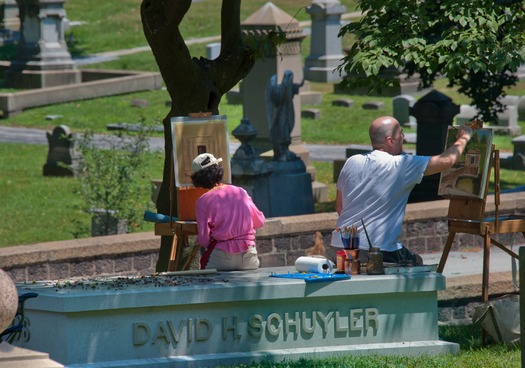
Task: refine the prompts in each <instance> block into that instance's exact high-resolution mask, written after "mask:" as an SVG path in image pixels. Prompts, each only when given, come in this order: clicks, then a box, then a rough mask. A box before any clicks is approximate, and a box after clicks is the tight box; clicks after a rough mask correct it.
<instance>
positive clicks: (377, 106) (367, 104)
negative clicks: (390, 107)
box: [363, 101, 385, 110]
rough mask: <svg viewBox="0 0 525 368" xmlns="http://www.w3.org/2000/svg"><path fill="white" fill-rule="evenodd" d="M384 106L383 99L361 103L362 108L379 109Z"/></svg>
mask: <svg viewBox="0 0 525 368" xmlns="http://www.w3.org/2000/svg"><path fill="white" fill-rule="evenodd" d="M384 106H385V103H384V102H383V101H370V102H365V103H363V110H381V109H382V108H383V107H384Z"/></svg>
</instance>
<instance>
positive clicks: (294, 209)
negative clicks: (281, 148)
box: [253, 160, 315, 217]
mask: <svg viewBox="0 0 525 368" xmlns="http://www.w3.org/2000/svg"><path fill="white" fill-rule="evenodd" d="M296 163H300V164H301V165H302V166H303V170H302V172H301V171H299V172H298V171H297V170H296V171H288V172H287V171H286V170H281V171H278V170H275V169H274V171H273V172H272V173H271V174H270V175H266V176H263V177H258V178H256V179H255V181H254V188H253V201H254V202H255V204H256V205H257V208H259V209H260V210H261V211H262V212H263V213H264V215H265V216H266V217H280V216H296V215H306V214H310V213H314V212H315V207H314V195H313V189H312V175H311V174H310V173H308V172H306V168H304V164H303V163H302V161H300V160H297V161H295V162H287V163H280V166H281V167H284V166H285V165H286V164H288V165H293V164H296ZM272 165H273V166H274V168H275V167H276V166H277V165H276V164H275V163H274V162H273V161H272Z"/></svg>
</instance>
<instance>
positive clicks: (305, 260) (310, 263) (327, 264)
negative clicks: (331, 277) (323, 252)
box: [295, 256, 335, 273]
mask: <svg viewBox="0 0 525 368" xmlns="http://www.w3.org/2000/svg"><path fill="white" fill-rule="evenodd" d="M334 266H335V265H334V263H333V262H332V261H330V260H329V259H328V258H326V257H323V256H302V257H299V258H297V260H296V261H295V269H296V270H297V271H298V272H309V273H332V269H333V268H334Z"/></svg>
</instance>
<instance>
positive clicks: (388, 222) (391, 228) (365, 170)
mask: <svg viewBox="0 0 525 368" xmlns="http://www.w3.org/2000/svg"><path fill="white" fill-rule="evenodd" d="M369 134H370V141H371V144H372V148H373V151H372V152H370V153H367V154H361V155H354V156H352V157H350V158H349V159H348V160H347V161H346V163H345V165H344V166H343V169H342V170H341V173H340V175H339V179H338V180H337V196H336V201H335V209H336V211H337V213H338V214H339V220H338V221H337V228H343V227H345V226H348V227H350V226H352V225H355V226H357V227H358V229H359V235H360V249H362V251H361V252H360V258H361V259H362V260H363V261H364V260H366V257H367V252H366V249H368V240H367V237H366V235H365V232H364V230H363V226H362V222H361V220H362V221H363V222H364V224H365V226H366V230H367V232H368V235H369V237H370V241H371V242H372V246H374V247H379V248H380V249H381V251H382V253H383V261H384V262H392V263H402V262H407V261H412V262H414V264H416V265H417V264H422V263H423V261H422V259H421V257H420V256H419V255H417V254H415V253H412V252H411V251H409V250H408V249H407V248H405V247H404V246H403V244H401V241H400V239H401V235H402V231H403V218H404V216H405V209H406V204H407V201H408V196H409V194H410V191H411V190H412V188H414V186H415V185H416V184H418V183H420V182H421V180H422V179H423V176H426V175H432V174H436V173H439V172H441V171H444V170H446V169H448V168H450V167H452V166H453V165H454V164H455V163H456V161H457V160H458V158H459V157H460V156H461V154H462V153H463V151H464V149H465V146H466V144H467V142H468V141H469V140H470V138H471V136H472V130H471V129H470V128H469V127H467V126H461V127H459V128H458V134H457V140H456V142H455V143H454V144H453V145H452V146H451V147H449V148H447V149H446V150H445V151H444V152H443V153H442V154H440V155H436V156H417V155H407V154H404V153H403V138H404V136H405V135H404V134H403V129H402V128H401V126H400V125H399V122H398V121H397V120H396V119H395V118H393V117H390V116H383V117H380V118H378V119H376V120H374V121H373V122H372V124H371V125H370V129H369ZM331 244H332V246H335V247H339V248H342V247H343V244H342V241H341V237H340V233H339V232H337V231H335V230H334V232H333V233H332V242H331Z"/></svg>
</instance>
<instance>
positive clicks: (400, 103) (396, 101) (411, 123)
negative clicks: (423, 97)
mask: <svg viewBox="0 0 525 368" xmlns="http://www.w3.org/2000/svg"><path fill="white" fill-rule="evenodd" d="M415 102H416V99H415V98H414V97H413V96H411V95H399V96H396V97H394V98H393V99H392V107H393V114H394V118H395V119H396V120H397V121H399V124H401V126H404V127H411V128H414V127H415V126H416V119H415V118H414V117H413V116H411V115H410V108H411V107H413V106H414V103H415Z"/></svg>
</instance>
